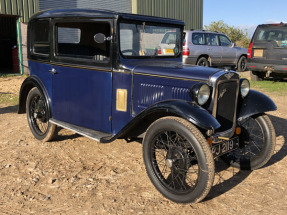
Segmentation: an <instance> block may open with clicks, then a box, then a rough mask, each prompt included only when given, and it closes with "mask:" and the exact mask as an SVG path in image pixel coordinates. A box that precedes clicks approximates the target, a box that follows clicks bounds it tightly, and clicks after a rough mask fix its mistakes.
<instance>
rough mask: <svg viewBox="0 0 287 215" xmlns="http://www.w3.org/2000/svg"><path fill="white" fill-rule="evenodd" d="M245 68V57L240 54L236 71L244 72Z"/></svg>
mask: <svg viewBox="0 0 287 215" xmlns="http://www.w3.org/2000/svg"><path fill="white" fill-rule="evenodd" d="M246 68H247V64H246V57H245V56H241V57H240V58H239V60H238V63H237V71H238V72H244V71H245V70H246Z"/></svg>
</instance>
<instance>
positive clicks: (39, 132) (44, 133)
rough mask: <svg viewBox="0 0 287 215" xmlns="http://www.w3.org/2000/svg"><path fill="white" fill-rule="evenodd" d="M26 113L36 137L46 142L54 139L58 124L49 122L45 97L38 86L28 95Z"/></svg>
mask: <svg viewBox="0 0 287 215" xmlns="http://www.w3.org/2000/svg"><path fill="white" fill-rule="evenodd" d="M26 113H27V120H28V124H29V127H30V129H31V131H32V134H33V135H34V137H35V138H36V139H38V140H42V141H45V142H46V141H50V140H52V138H53V137H54V136H55V134H56V127H57V126H56V125H54V124H52V123H50V122H49V113H48V108H47V106H46V101H45V98H44V96H43V95H42V94H41V93H40V91H39V90H38V88H36V87H34V88H33V89H31V90H30V92H29V94H28V96H27V101H26Z"/></svg>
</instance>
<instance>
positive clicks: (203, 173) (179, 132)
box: [143, 117, 214, 203]
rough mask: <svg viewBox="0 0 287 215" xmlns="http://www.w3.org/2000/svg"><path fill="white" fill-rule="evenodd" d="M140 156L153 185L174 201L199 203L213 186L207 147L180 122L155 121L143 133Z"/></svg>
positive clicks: (169, 119) (192, 129)
mask: <svg viewBox="0 0 287 215" xmlns="http://www.w3.org/2000/svg"><path fill="white" fill-rule="evenodd" d="M143 157H144V162H145V166H146V171H147V174H148V176H149V178H150V180H151V181H152V183H153V184H154V186H155V187H156V188H157V190H158V191H159V192H161V193H162V194H163V195H164V196H165V197H167V198H168V199H170V200H172V201H174V202H179V203H191V202H199V201H200V200H202V199H203V198H204V197H205V196H206V195H207V194H208V192H209V190H210V188H211V186H212V184H213V180H214V159H213V156H212V153H211V151H210V148H209V145H208V144H207V142H206V139H205V138H204V137H203V135H202V134H201V132H200V131H199V130H198V129H197V128H196V127H195V126H193V125H192V124H190V123H189V122H188V121H186V120H184V119H181V118H178V117H164V118H161V119H159V120H157V121H155V122H154V123H153V124H152V125H151V126H150V127H149V128H148V130H147V132H146V134H145V137H144V140H143Z"/></svg>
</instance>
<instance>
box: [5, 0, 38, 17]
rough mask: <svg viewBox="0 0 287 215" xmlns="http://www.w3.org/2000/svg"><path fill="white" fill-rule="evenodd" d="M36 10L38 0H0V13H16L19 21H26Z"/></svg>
mask: <svg viewBox="0 0 287 215" xmlns="http://www.w3.org/2000/svg"><path fill="white" fill-rule="evenodd" d="M38 10H39V0H0V14H7V15H18V16H20V17H21V22H28V20H29V18H30V16H32V15H33V14H34V13H36V12H37V11H38Z"/></svg>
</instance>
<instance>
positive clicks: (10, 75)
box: [0, 74, 19, 78]
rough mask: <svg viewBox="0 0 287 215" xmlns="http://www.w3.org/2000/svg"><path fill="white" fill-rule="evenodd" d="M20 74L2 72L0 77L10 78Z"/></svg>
mask: <svg viewBox="0 0 287 215" xmlns="http://www.w3.org/2000/svg"><path fill="white" fill-rule="evenodd" d="M18 75H19V74H0V78H8V77H14V76H18Z"/></svg>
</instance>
